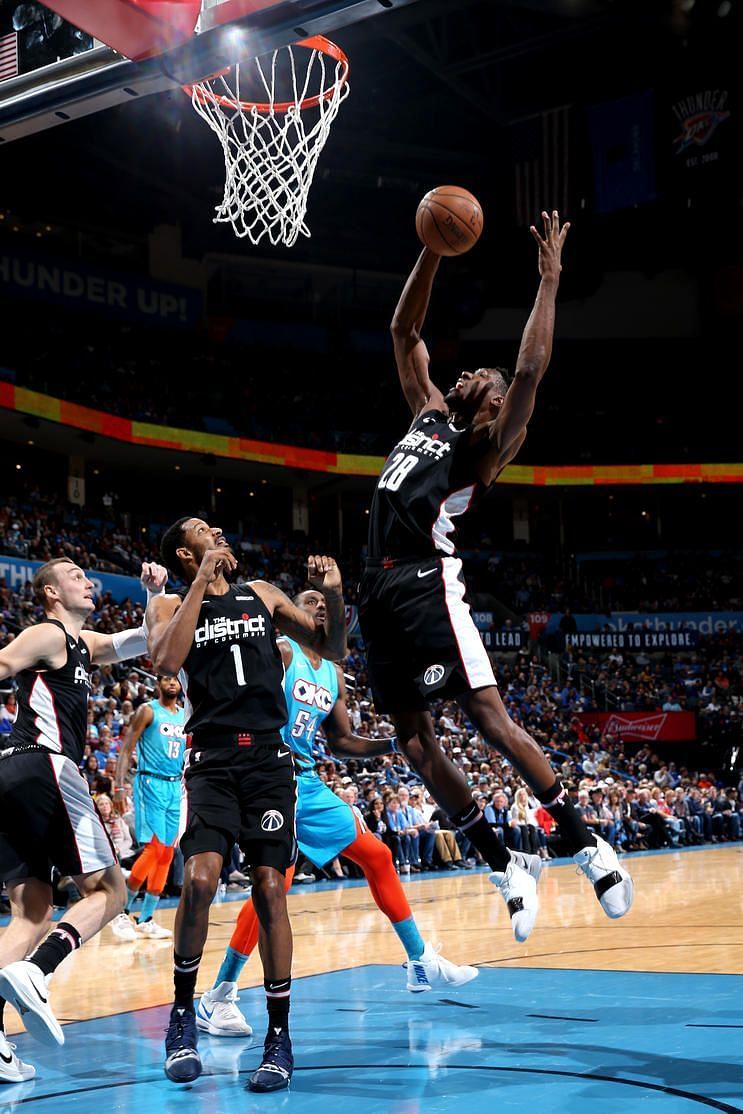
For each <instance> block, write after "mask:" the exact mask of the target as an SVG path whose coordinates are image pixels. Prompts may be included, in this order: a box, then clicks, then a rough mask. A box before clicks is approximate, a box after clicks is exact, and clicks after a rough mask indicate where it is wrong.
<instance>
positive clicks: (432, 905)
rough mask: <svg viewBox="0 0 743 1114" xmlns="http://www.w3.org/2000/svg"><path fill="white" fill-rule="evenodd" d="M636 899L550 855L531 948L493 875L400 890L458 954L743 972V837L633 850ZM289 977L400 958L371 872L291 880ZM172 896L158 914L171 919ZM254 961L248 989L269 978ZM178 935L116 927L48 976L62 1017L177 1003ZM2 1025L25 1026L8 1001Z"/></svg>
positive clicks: (421, 880) (226, 915) (222, 915)
mask: <svg viewBox="0 0 743 1114" xmlns="http://www.w3.org/2000/svg"><path fill="white" fill-rule="evenodd" d="M627 864H628V866H629V867H630V869H631V871H632V876H633V879H634V881H635V903H634V906H633V908H632V910H631V911H630V913H629V914H628V915H627V916H626V917H624V918H622V920H619V921H610V920H608V919H607V917H606V916H605V915H604V913H603V912H602V910H601V908H600V906H599V904H598V901H597V900H596V898H595V896H594V894H593V890H592V888H591V886H590V885H589V883H588V882H587V880H586V879H585V878H584V877H583V876H582V875H580V876H578V875H577V874H576V868H575V867H574V866H573V864H572V863H563V865H557V864H552V865H550V866H549V867H548V868H547V869H546V870H545V871H544V872H543V874H542V878H541V880H540V883H539V893H540V899H541V908H540V913H539V917H538V920H537V924H536V926H535V928H534V931H533V932H532V934H531V936H530V938H529V940H528V942H527V943H526V944H517V943H516V942H515V941H514V939H513V935H512V933H511V929H510V926H509V923H508V918H507V915H506V910H505V906H504V905H503V902H502V900H501V899H500V897H499V895H498V894H497V893H495V891H494V890H493V887H492V885H491V883H490V882H489V881H488V874H487V872H486V871H476V872H473V871H467V872H466V873H465V872H464V871H461V872H449V873H446V874H427V875H422V876H414V877H413V879H412V880H411V881H410V882H406V883H405V887H406V893H407V896H408V900H409V901H410V905H411V908H412V910H413V913H414V915H415V917H416V920H417V922H418V925H419V927H420V930H421V934H422V936H423V938H424V939H425V940H431V941H433V942H434V943H437V944H440V945H441V950H442V952H443V954H444V955H445V956H446V957H447V958H448V959H451V960H453V961H455V962H457V963H472V964H476V965H479V966H488V967H498V968H504V967H507V968H514V967H519V968H522V967H531V968H564V969H574V970H589V969H590V970H604V971H658V972H663V971H669V972H671V971H672V972H679V973H684V972H685V973H700V972H706V973H712V974H735V975H742V974H743V916H742V915H741V914H742V913H743V844H738V845H736V844H730V845H726V846H724V847H719V848H709V849H706V848H705V849H701V850H698V851H697V850H695V851H682V852H665V853H647V854H639V855H632V856H629V857H628V859H627ZM241 905H242V902H241V901H240V900H231V899H229V898H228V899H227V900H224V901H222V902H215V903H214V905H213V906H212V911H211V916H210V928H209V939H208V942H207V947H206V951H205V952H204V960H203V962H202V966H201V972H200V976H199V981H198V984H197V991H198V992H201V991H203V990H206V989H208V988H209V986H211V983H212V980H213V977H214V975H215V973H216V971H217V969H218V967H219V963H220V961H221V958H222V954H223V951H224V948H225V946H226V944H227V943H228V942H229V938H230V935H231V933H232V929H233V925H234V923H235V920H236V918H237V915H238V913H239V911H240V908H241ZM289 913H290V917H291V921H292V926H293V930H294V967H293V975H294V977H295V978H299V977H302V976H309V975H316V974H321V973H325V972H329V971H338V970H347V969H349V968H356V967H362V966H365V965H368V964H392V965H397V970H394V969H393V970H392V971H391V972H390V983H391V984H393V985H394V984H395V983H396V981H404V978H405V976H404V972H403V971H402V969H401V968H400V966H399V965H400V964H401V963H402V961H403V960H404V958H405V956H404V954H403V952H402V949H401V947H400V944H399V942H398V940H397V937H396V935H395V933H394V932H393V931H392V929H391V928H390V926H389V924H388V922H387V920H386V918H385V917H384V916H383V915H382V914H381V913H380V912H379V910H378V909H377V907H376V905H375V904H374V901H373V900H372V897H371V894H370V892H369V890H368V888H367V886H366V884H365V883H364V882H358V883H354V882H352V883H349V882H346V883H340V884H337V885H336V884H333V883H324V884H321V885H314V886H295V887H293V888H292V890H291V891H290V893H289ZM174 916H175V908H174V903H173V904H171V907H170V908H161V909H159V910H158V912H157V920H158V921H160V923H161V924H163V925H164V926H165V927H167V928H172V926H173V919H174ZM262 981H263V974H262V969H261V965H260V961H259V959H258V957H257V956H254V957H253V958H252V959H251V961H250V962H249V963H248V964H247V966H246V968H245V970H244V972H243V977H242V978H241V980H240V986H241V987H252V986H260V985H262ZM172 985H173V984H172V943H171V941H168V940H165V941H159V942H155V941H146V940H140V941H137V942H136V943H131V944H129V943H125V944H122V943H119V942H117V941H116V940H115V939H114V937H113V935H112V933H111V930H110V928H106V929H104V930H103V932H102V933H101V934H100V935H99V936H97V937H95V938H94V939H93V940H91V941H89V942H88V943H87V944H86V945H85V946H84V947H83V948H82V949H81V950H80V951H79V952H77V953H76V954H75V955H73V956H71V957H70V958H69V959H68V960H67V961H66V962H65V964H64V965H63V966H62V968H61V969H60V970H59V971H58V972H57V974H56V975H55V977H54V980H53V982H52V987H51V990H52V1003H53V1006H54V1009H55V1012H56V1013H57V1016H58V1017H59V1018H60V1019H65V1020H69V1021H82V1020H87V1019H90V1018H94V1017H104V1016H110V1015H112V1014H116V1013H120V1012H122V1011H128V1010H139V1009H145V1008H147V1007H151V1006H157V1005H164V1004H166V1003H168V1002H170V1001H171V999H172ZM7 1015H8V1016H7V1020H8V1032H9V1033H15V1032H18V1031H20V1028H21V1027H20V1026H19V1025H18V1021H17V1017H16V1015H15V1012H14V1011H13V1010H11V1009H9V1010H8V1011H7Z"/></svg>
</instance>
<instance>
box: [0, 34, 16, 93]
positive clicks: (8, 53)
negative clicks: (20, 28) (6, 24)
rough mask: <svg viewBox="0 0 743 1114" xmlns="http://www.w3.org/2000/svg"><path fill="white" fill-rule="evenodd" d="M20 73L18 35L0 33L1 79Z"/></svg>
mask: <svg viewBox="0 0 743 1114" xmlns="http://www.w3.org/2000/svg"><path fill="white" fill-rule="evenodd" d="M17 73H18V35H17V34H16V32H15V31H11V32H10V34H9V35H0V81H4V80H5V78H6V77H15V76H16V74H17Z"/></svg>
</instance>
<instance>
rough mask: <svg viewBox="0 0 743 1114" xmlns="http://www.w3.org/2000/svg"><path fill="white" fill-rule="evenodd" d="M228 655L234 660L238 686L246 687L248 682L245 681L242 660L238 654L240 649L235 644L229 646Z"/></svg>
mask: <svg viewBox="0 0 743 1114" xmlns="http://www.w3.org/2000/svg"><path fill="white" fill-rule="evenodd" d="M230 653H231V654H232V656H233V658H234V659H235V676H236V677H237V683H238V685H247V683H248V682H247V681H246V680H245V670H244V669H243V658H242V654H241V653H240V647H239V646H238V645H237V644H235V645H233V646H230Z"/></svg>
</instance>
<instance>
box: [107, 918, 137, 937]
mask: <svg viewBox="0 0 743 1114" xmlns="http://www.w3.org/2000/svg"><path fill="white" fill-rule="evenodd" d="M111 931H112V932H113V934H114V936H115V937H116V939H117V940H120V941H121V943H122V944H127V943H130V942H131V941H132V940H136V939H137V930H136V928H135V927H134V925H133V924H132V920H131V917H130V916H129V914H128V913H118V914H117V915H116V916H115V917H114V919H113V920H112V921H111Z"/></svg>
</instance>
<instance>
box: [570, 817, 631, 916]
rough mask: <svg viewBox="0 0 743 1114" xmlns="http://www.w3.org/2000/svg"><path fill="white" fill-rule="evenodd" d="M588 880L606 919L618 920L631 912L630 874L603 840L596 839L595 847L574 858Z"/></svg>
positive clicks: (581, 852) (584, 849) (599, 837)
mask: <svg viewBox="0 0 743 1114" xmlns="http://www.w3.org/2000/svg"><path fill="white" fill-rule="evenodd" d="M573 861H574V862H575V863H577V865H578V869H579V870H581V871H582V872H583V873H584V874H585V876H586V878H587V879H588V880H589V882H591V883H592V884H593V888H594V890H595V892H596V897H597V898H598V899H599V902H600V903H601V908H602V909H603V910H604V912H605V913H606V915H607V917H611V918H612V920H616V919H617V917H623V916H624V914H625V913H627V912H629V910H630V909H631V908H632V902H633V900H634V897H635V887H634V884H633V882H632V878H631V877H630V873H629V871H628V870H625V869H624V867H623V866H622V865H621V863H620V862H619V859H618V858H617V853H616V851H614V850H613V848H611V847H610V846H609V844H608V843H607V842H606V840H605V839H602V838H601V836H596V846H595V847H584V848H583V850H582V851H578V853H577V854H576V855H573Z"/></svg>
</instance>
